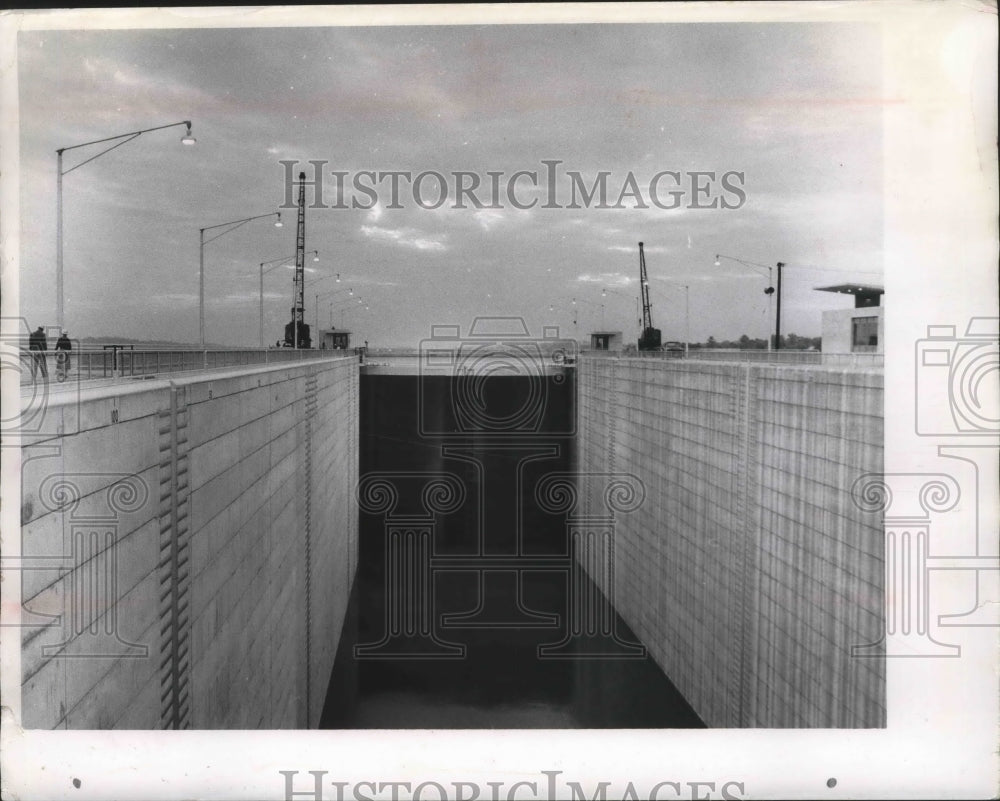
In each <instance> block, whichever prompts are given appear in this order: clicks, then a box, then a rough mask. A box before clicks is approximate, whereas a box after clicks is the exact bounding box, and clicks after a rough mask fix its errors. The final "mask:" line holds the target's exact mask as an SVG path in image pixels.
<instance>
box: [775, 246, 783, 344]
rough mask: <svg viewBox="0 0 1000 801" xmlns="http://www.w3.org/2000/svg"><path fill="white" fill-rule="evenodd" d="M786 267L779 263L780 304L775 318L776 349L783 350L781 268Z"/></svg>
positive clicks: (781, 262)
mask: <svg viewBox="0 0 1000 801" xmlns="http://www.w3.org/2000/svg"><path fill="white" fill-rule="evenodd" d="M784 266H785V263H784V262H783V261H779V262H778V303H777V312H776V313H775V317H774V349H775V350H781V268H782V267H784Z"/></svg>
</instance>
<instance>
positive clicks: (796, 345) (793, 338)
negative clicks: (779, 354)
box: [688, 334, 823, 350]
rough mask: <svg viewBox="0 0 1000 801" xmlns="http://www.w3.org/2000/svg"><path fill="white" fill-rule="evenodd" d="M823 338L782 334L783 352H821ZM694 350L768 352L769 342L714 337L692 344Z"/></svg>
mask: <svg viewBox="0 0 1000 801" xmlns="http://www.w3.org/2000/svg"><path fill="white" fill-rule="evenodd" d="M822 341H823V338H822V337H800V336H798V335H797V334H787V335H785V334H782V335H781V349H782V350H810V349H813V350H820V344H821V343H822ZM688 347H689V348H690V349H692V350H694V349H697V348H709V349H711V348H720V349H725V350H767V340H766V339H762V338H757V339H754V338H751V337H749V336H747V335H746V334H744V335H743V336H741V337H740V338H739V339H723V340H718V339H716V338H715V337H714V336H712V337H709V338H708V340H707V341H706V342H692V343H691V344H690V345H689V346H688Z"/></svg>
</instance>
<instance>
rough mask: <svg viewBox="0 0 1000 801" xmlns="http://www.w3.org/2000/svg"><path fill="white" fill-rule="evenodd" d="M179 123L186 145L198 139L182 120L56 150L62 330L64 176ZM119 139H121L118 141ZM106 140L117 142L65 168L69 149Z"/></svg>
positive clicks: (59, 319) (58, 291) (58, 298)
mask: <svg viewBox="0 0 1000 801" xmlns="http://www.w3.org/2000/svg"><path fill="white" fill-rule="evenodd" d="M179 125H184V126H185V127H186V128H187V130H186V132H185V134H184V136H182V137H181V142H182V143H183V144H185V145H193V144H194V143H195V142H196V141H197V140H196V139H195V138H194V137H193V136H192V135H191V120H182V121H181V122H172V123H170V124H169V125H157V126H156V127H155V128H143V129H142V130H141V131H129V132H128V133H123V134H118V135H117V136H106V137H105V138H104V139H95V140H93V141H92V142H82V143H81V144H79V145H70V146H69V147H61V148H59V149H58V150H56V324H57V325H58V326H59V329H60V330H62V329H63V328H64V323H65V317H64V309H63V176H64V175H68V174H69V173H71V172H73V170H78V169H80V167H82V166H83V165H84V164H89V163H90V162H92V161H94V160H95V159H99V158H100V157H101V156H103V155H104V154H105V153H110V152H111V151H112V150H114V149H115V148H119V147H121V146H122V145H127V144H128V143H129V142H131V141H132V140H133V139H137V138H139V137H140V136H142V135H143V134H144V133H151V132H153V131H162V130H164V129H165V128H176V127H177V126H179ZM118 139H120V140H121V141H120V142H118V141H116V140H118ZM106 142H115V144H113V145H111V146H110V147H106V148H105V149H104V150H102V151H101V152H100V153H98V154H97V155H96V156H91V157H90V158H89V159H84V160H83V161H81V162H80V163H79V164H75V165H74V166H72V167H70V168H69V169H68V170H64V169H63V153H65V152H66V151H67V150H76V149H77V148H80V147H88V146H89V145H101V144H104V143H106Z"/></svg>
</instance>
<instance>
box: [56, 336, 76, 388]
mask: <svg viewBox="0 0 1000 801" xmlns="http://www.w3.org/2000/svg"><path fill="white" fill-rule="evenodd" d="M71 350H73V343H72V342H70V341H69V334H67V333H66V332H65V331H63V332H62V333H61V334H60V335H59V339H57V340H56V347H55V351H56V372H57V373H58V376H59V379H60V380H63V379H65V378H66V376H67V375H68V374H69V367H70V358H69V353H70V351H71Z"/></svg>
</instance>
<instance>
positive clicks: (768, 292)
mask: <svg viewBox="0 0 1000 801" xmlns="http://www.w3.org/2000/svg"><path fill="white" fill-rule="evenodd" d="M720 259H729V260H730V261H735V262H737V263H738V264H742V265H744V266H745V267H751V268H753V269H755V270H756V271H757V272H758V273H760V271H761V270H767V289H765V290H764V294H765V295H767V298H768V305H770V302H771V295H772V294H773V293H774V287H773V286H772V284H771V279H772V276H773V273H772V270H773V268H772V267H771V266H770V265H767V264H758V263H757V262H754V261H747V260H746V259H738V258H736V257H735V256H727V255H726V254H725V253H716V254H715V266H716V267H718V266H719V264H720V261H719V260H720ZM783 266H784V264H783V263H782V262H779V263H778V311H777V316H778V319H777V320H776V321H775V342H777V338H778V337H779V336H780V334H781V319H780V318H781V268H782V267H783ZM760 275H763V273H760ZM774 347H775V348H777V347H778V345H777V344H775V346H774ZM767 349H768V350H771V336H770V334H769V335H768V337H767Z"/></svg>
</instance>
